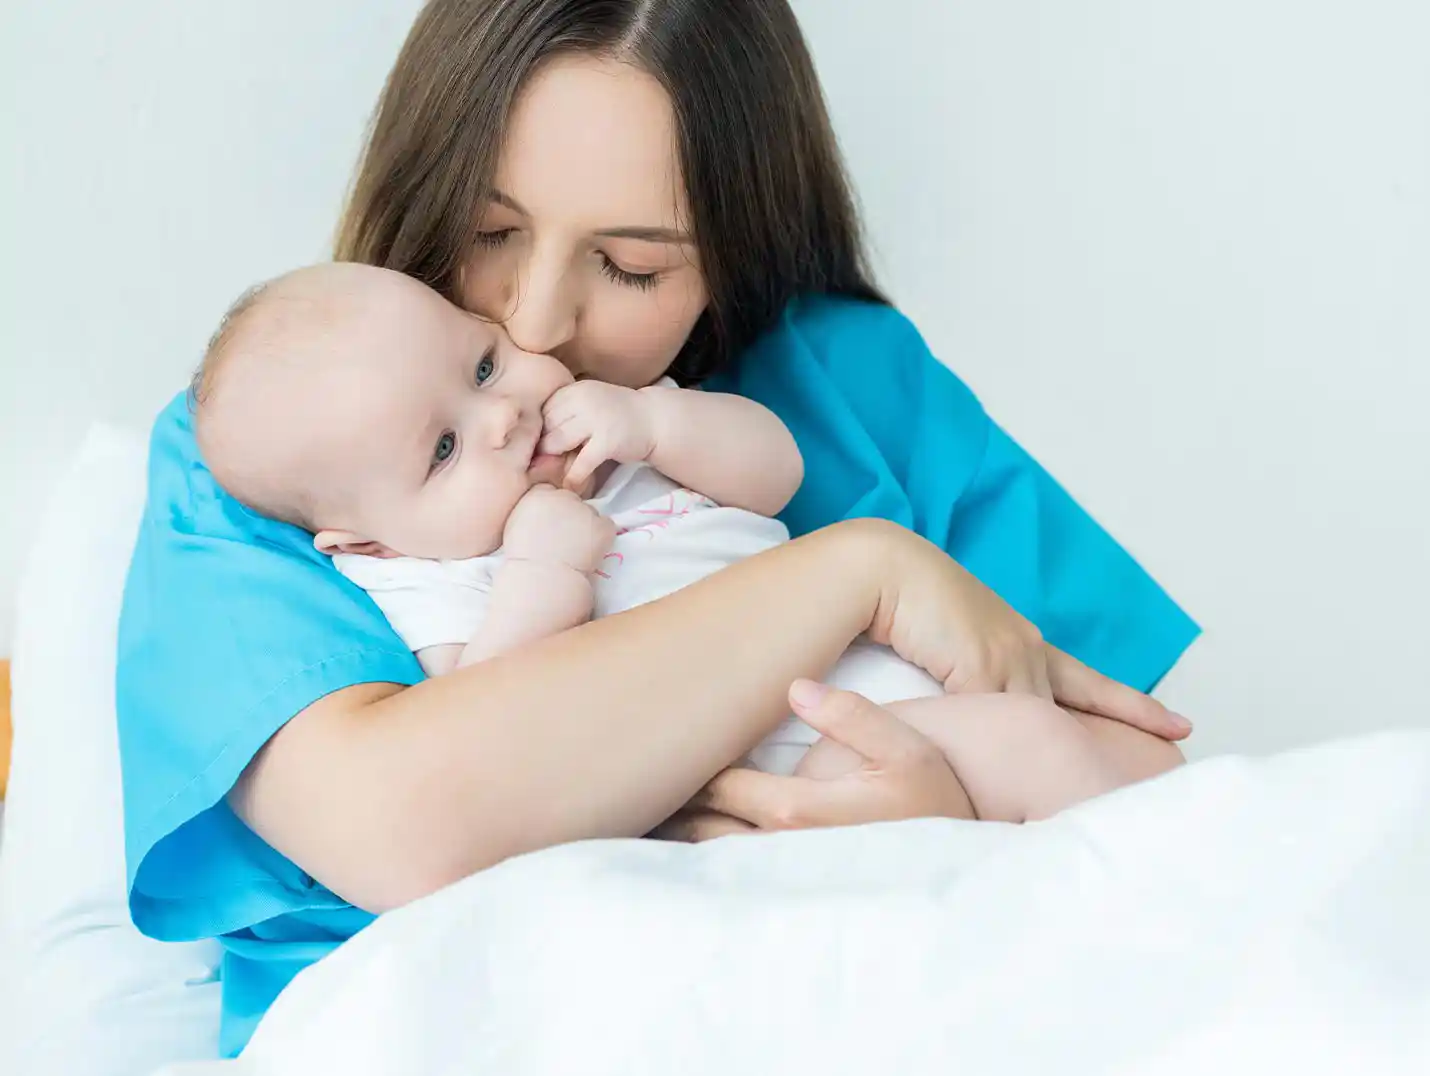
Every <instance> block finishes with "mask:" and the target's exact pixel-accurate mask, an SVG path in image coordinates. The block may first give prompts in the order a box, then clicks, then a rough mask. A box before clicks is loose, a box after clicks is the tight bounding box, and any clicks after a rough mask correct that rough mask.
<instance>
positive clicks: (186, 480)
mask: <svg viewBox="0 0 1430 1076" xmlns="http://www.w3.org/2000/svg"><path fill="white" fill-rule="evenodd" d="M144 523H145V528H144V534H145V535H146V536H148V537H149V538H151V539H152V538H153V537H156V536H159V535H170V534H174V535H179V536H193V535H203V536H206V537H210V538H219V539H224V540H227V541H232V542H237V543H241V544H243V545H257V544H263V545H265V546H267V547H270V548H277V549H285V550H286V549H291V550H293V551H297V552H302V553H305V554H306V553H307V552H308V551H309V549H310V548H311V543H310V542H309V541H308V539H307V538H306V536H304V535H302V533H301V532H299V531H298V530H297V529H296V528H294V527H291V526H289V525H287V524H284V523H278V522H276V521H273V520H269V519H265V518H263V517H262V516H259V515H257V514H256V513H253V512H250V511H249V510H248V509H246V508H244V507H243V506H242V505H241V504H239V503H238V502H237V501H235V500H234V499H233V498H232V497H230V496H229V495H228V494H227V493H225V492H224V490H223V487H221V486H220V485H219V484H218V481H217V480H216V479H215V478H214V476H213V474H212V472H210V471H209V469H208V467H207V466H206V465H205V464H204V460H203V456H202V454H201V453H200V452H199V446H198V441H197V440H196V439H195V436H194V416H193V407H192V405H191V400H190V396H189V393H188V392H181V393H179V394H178V395H177V396H175V397H174V398H173V399H172V400H170V401H169V403H168V405H167V406H166V407H165V408H164V409H163V410H162V411H160V412H159V414H158V417H157V418H155V420H154V425H153V428H152V430H151V431H150V435H149V495H148V498H147V500H146V503H145V507H144Z"/></svg>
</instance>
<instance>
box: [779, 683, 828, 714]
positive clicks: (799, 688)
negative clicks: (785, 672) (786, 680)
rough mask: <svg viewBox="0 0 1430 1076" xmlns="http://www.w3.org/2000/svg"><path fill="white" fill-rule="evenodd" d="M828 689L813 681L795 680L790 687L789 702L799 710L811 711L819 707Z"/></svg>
mask: <svg viewBox="0 0 1430 1076" xmlns="http://www.w3.org/2000/svg"><path fill="white" fill-rule="evenodd" d="M828 690H829V689H828V688H827V687H825V686H824V685H823V684H819V683H816V682H815V681H813V680H796V681H795V682H794V683H793V684H791V685H790V689H789V701H790V702H791V703H793V704H794V705H795V706H796V707H798V708H799V709H801V710H812V709H814V707H816V706H818V705H819V700H820V699H822V698H824V695H825V692H827V691H828Z"/></svg>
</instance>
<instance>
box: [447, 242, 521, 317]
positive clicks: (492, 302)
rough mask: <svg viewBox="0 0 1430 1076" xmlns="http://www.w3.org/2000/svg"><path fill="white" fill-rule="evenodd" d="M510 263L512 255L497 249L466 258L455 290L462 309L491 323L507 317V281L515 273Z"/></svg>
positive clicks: (508, 289)
mask: <svg viewBox="0 0 1430 1076" xmlns="http://www.w3.org/2000/svg"><path fill="white" fill-rule="evenodd" d="M510 261H511V255H510V254H508V253H506V252H504V251H500V250H483V251H478V252H477V253H476V254H475V255H473V256H472V257H471V258H470V259H468V261H467V264H466V265H465V266H463V268H462V276H461V282H460V288H459V289H458V290H459V294H460V297H461V300H462V308H463V309H464V310H466V311H468V312H470V313H473V314H478V315H480V316H481V317H484V318H490V319H492V320H494V321H499V320H501V319H502V318H504V317H506V315H507V313H508V311H507V309H506V307H507V303H508V299H507V297H508V295H509V293H510V288H509V285H508V283H507V282H508V281H509V280H510V279H511V277H512V274H513V273H515V271H516V270H515V268H514V267H513V266H512V265H510V264H508V263H509V262H510Z"/></svg>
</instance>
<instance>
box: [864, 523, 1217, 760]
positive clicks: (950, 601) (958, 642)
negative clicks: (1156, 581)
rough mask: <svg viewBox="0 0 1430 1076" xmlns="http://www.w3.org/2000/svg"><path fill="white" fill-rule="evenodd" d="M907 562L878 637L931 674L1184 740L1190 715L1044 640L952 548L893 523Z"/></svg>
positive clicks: (883, 605) (874, 631) (889, 594)
mask: <svg viewBox="0 0 1430 1076" xmlns="http://www.w3.org/2000/svg"><path fill="white" fill-rule="evenodd" d="M884 526H886V527H889V528H890V533H887V534H885V535H884V536H883V538H884V540H885V541H886V542H887V543H889V544H890V545H891V546H892V548H891V549H890V551H889V553H888V555H889V556H890V557H895V558H898V559H897V561H896V563H897V564H898V567H899V571H898V572H897V573H896V578H897V579H898V580H899V582H898V586H897V588H896V589H886V590H885V591H884V593H883V594H882V596H881V598H880V601H879V605H878V608H877V610H876V612H875V614H874V618H873V622H872V623H871V625H870V627H869V631H868V634H869V637H870V638H871V639H873V640H874V641H875V642H878V643H883V644H885V645H887V646H890V647H892V648H893V649H894V650H895V651H896V652H897V653H898V654H899V656H900V657H902V658H904V660H906V661H910V662H912V663H914V664H915V665H918V666H920V667H921V668H923V669H925V670H927V671H928V672H929V674H930V675H932V676H933V677H934V678H936V679H937V680H939V681H940V682H941V683H943V685H944V687H945V688H946V689H947V690H949V691H950V692H976V693H980V694H990V693H997V692H1017V693H1021V694H1029V695H1039V696H1042V697H1043V698H1050V699H1054V700H1056V701H1057V702H1059V703H1061V704H1062V705H1063V706H1065V707H1067V708H1068V709H1073V710H1082V711H1084V712H1086V713H1091V714H1097V715H1100V716H1102V717H1107V718H1111V719H1112V720H1114V721H1121V722H1123V723H1125V724H1128V725H1132V726H1133V727H1135V728H1139V729H1142V730H1143V731H1144V732H1150V733H1152V734H1153V735H1156V736H1161V737H1162V738H1163V739H1168V740H1178V739H1181V738H1183V737H1185V736H1186V735H1187V734H1188V733H1189V732H1191V724H1190V723H1189V722H1188V721H1186V719H1185V718H1182V717H1179V716H1178V715H1176V714H1173V713H1171V712H1170V711H1168V710H1167V708H1166V707H1164V706H1163V705H1162V704H1161V703H1159V702H1157V701H1156V700H1154V699H1152V698H1150V697H1148V696H1146V695H1144V694H1142V693H1141V692H1140V691H1136V690H1134V689H1132V688H1130V687H1127V686H1125V685H1123V684H1119V683H1118V682H1117V681H1115V680H1111V679H1109V678H1108V677H1106V676H1103V675H1102V674H1101V673H1098V672H1095V671H1094V670H1092V669H1090V668H1088V667H1087V666H1086V665H1084V664H1083V663H1082V662H1080V661H1078V660H1077V659H1076V658H1073V657H1072V656H1070V655H1068V654H1065V653H1063V652H1062V651H1061V650H1058V649H1057V648H1056V647H1053V646H1050V645H1048V644H1047V643H1046V642H1044V641H1043V638H1042V636H1041V635H1040V634H1039V632H1038V629H1037V628H1036V627H1034V626H1033V624H1032V623H1031V622H1029V621H1028V620H1027V619H1025V618H1024V617H1022V616H1020V615H1019V614H1018V613H1017V611H1015V610H1014V609H1013V608H1012V607H1011V606H1010V605H1008V603H1007V602H1005V601H1003V600H1002V599H1001V598H1000V597H998V595H997V594H995V593H994V592H993V591H992V590H990V589H989V588H988V587H986V586H984V585H983V584H982V583H981V582H979V581H978V579H977V578H975V577H974V576H973V575H972V574H971V573H970V572H968V571H967V570H966V569H965V568H963V567H962V566H961V565H960V564H959V563H958V562H957V561H955V560H954V559H953V558H952V557H950V556H948V554H946V553H945V552H944V551H943V550H941V549H939V548H938V547H937V546H935V545H933V544H932V543H931V542H928V541H925V540H924V539H923V538H920V537H918V536H917V535H915V534H913V533H912V532H910V531H908V530H905V529H904V528H902V527H897V526H895V525H893V524H885V525H884Z"/></svg>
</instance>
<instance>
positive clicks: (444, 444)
mask: <svg viewBox="0 0 1430 1076" xmlns="http://www.w3.org/2000/svg"><path fill="white" fill-rule="evenodd" d="M455 451H457V435H456V434H455V433H453V432H452V431H451V430H448V431H447V432H446V433H444V434H442V436H441V437H439V438H437V447H436V448H434V449H433V450H432V462H433V463H434V464H436V463H442V462H444V461H445V460H448V459H451V457H452V453H453V452H455Z"/></svg>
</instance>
